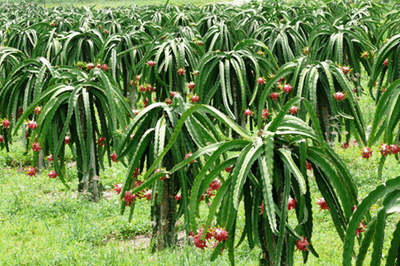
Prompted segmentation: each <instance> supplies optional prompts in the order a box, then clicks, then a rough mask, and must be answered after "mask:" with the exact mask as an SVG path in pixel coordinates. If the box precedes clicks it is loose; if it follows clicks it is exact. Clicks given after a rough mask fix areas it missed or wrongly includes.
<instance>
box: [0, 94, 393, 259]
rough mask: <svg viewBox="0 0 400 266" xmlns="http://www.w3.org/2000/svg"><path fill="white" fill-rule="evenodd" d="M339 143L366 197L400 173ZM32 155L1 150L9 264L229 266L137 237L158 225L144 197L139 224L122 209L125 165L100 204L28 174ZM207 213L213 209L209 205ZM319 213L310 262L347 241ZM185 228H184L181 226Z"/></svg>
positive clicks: (17, 148) (113, 174)
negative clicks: (152, 248)
mask: <svg viewBox="0 0 400 266" xmlns="http://www.w3.org/2000/svg"><path fill="white" fill-rule="evenodd" d="M360 103H361V106H362V108H363V110H371V107H372V106H373V103H372V101H371V100H369V97H364V98H363V99H362V100H361V101H360ZM368 113H369V112H368ZM368 113H365V115H366V119H367V124H368V123H370V121H371V119H372V116H371V115H368ZM334 148H335V150H336V151H337V152H338V153H339V155H340V156H341V158H342V159H343V160H344V161H345V163H346V164H347V166H348V168H349V170H350V172H351V173H352V174H353V176H354V178H355V180H356V183H357V186H358V189H359V193H360V197H361V198H363V197H365V196H366V195H367V194H368V193H369V192H370V191H371V190H372V189H373V188H375V187H376V186H377V185H378V184H381V183H383V182H384V181H385V180H387V179H389V178H392V177H395V176H397V175H398V164H397V162H396V161H395V159H394V158H392V157H390V158H389V160H388V161H387V163H386V167H385V170H384V176H383V178H382V180H379V179H378V178H377V167H376V166H377V164H378V162H379V158H380V155H379V154H378V151H377V148H378V147H377V146H375V147H373V150H374V154H373V156H372V157H371V158H370V159H369V160H366V159H362V158H361V156H360V148H359V147H354V146H353V145H350V148H349V149H347V150H343V149H341V148H340V144H339V143H336V144H335V145H334ZM30 158H32V157H31V154H28V155H24V148H23V147H22V144H21V143H18V142H17V143H15V144H14V145H13V146H12V151H11V152H10V153H6V152H5V151H1V152H0V172H1V176H0V228H1V230H0V239H1V241H0V250H1V251H2V252H0V262H2V264H3V265H128V264H131V263H132V261H136V262H138V263H139V264H144V265H147V264H150V263H151V264H153V265H228V258H227V255H226V254H224V255H222V256H220V257H219V258H218V259H217V260H216V261H215V262H213V263H210V262H209V261H208V255H209V253H210V251H209V250H206V251H201V250H199V249H196V248H194V247H193V246H191V245H183V247H182V248H177V249H173V250H167V251H165V252H161V253H155V254H152V253H150V252H149V249H148V248H145V247H144V246H145V245H146V244H144V243H146V241H145V242H143V241H142V240H140V239H139V238H138V237H137V236H138V235H146V234H149V233H150V231H151V223H150V220H149V218H148V217H149V210H150V208H149V204H148V203H147V202H145V201H143V202H140V203H139V204H138V205H137V207H136V208H135V215H134V219H133V221H132V223H128V222H127V214H126V215H124V216H120V215H119V207H120V202H119V200H118V196H117V195H116V193H115V192H113V191H112V190H111V189H112V187H113V186H114V184H115V183H119V182H122V181H123V179H124V176H125V169H124V167H123V166H122V165H121V164H113V166H112V167H111V168H108V169H107V170H106V171H105V172H104V173H103V174H102V175H101V176H100V179H101V180H102V182H103V184H104V185H105V187H106V189H107V190H108V192H107V194H106V197H104V198H103V199H102V200H101V202H100V203H93V202H90V201H87V200H86V199H85V197H84V196H82V195H77V193H76V191H73V190H72V191H67V190H66V189H65V188H64V187H63V186H62V184H61V183H60V182H59V181H58V180H53V179H49V178H48V176H47V170H46V171H44V172H43V173H41V174H39V175H37V176H35V177H28V176H27V175H26V174H25V173H23V170H24V167H26V165H29V163H30ZM68 174H69V178H70V180H71V181H70V182H71V184H70V185H71V187H72V188H76V187H77V184H76V183H74V181H73V180H75V179H76V178H75V176H76V172H75V170H74V168H71V169H70V170H69V171H68ZM310 175H311V176H312V173H310ZM310 179H311V185H312V190H313V192H314V193H313V198H314V199H315V201H316V200H317V198H319V197H320V195H319V194H318V193H317V188H316V184H315V183H314V182H313V178H312V177H311V178H310ZM201 212H202V213H203V214H206V213H207V208H206V206H205V205H204V206H203V208H202V210H201ZM313 212H314V214H313V215H314V224H315V227H314V236H313V239H312V243H313V245H314V247H315V249H316V250H317V252H318V253H319V255H320V258H319V259H317V258H315V257H313V256H312V255H310V257H309V263H308V265H324V266H329V265H332V266H333V265H340V264H341V256H342V248H343V244H342V242H341V241H340V239H339V237H338V235H337V233H336V232H335V229H334V226H333V224H332V222H331V218H330V215H329V212H328V211H321V212H319V209H318V206H317V204H314V210H313ZM373 212H375V210H373ZM289 215H290V216H289V219H295V218H294V213H293V211H292V212H290V213H289ZM398 220H400V217H399V214H394V215H392V217H391V218H390V221H392V222H391V223H389V226H388V228H387V230H386V231H387V232H386V234H385V235H386V237H387V240H386V242H385V249H386V251H387V249H388V247H387V246H388V244H389V241H390V239H391V237H392V232H393V230H394V224H395V221H398ZM242 222H243V221H242ZM200 224H201V221H200ZM241 224H242V225H243V223H240V222H239V227H240V226H241ZM178 230H182V226H181V225H178ZM140 238H143V237H140ZM259 253H260V250H259V249H257V248H256V249H254V250H252V251H251V250H250V249H249V248H248V246H247V244H246V243H244V244H242V246H241V247H240V248H239V249H238V251H237V254H236V261H237V262H238V265H257V264H258V256H259ZM295 259H296V261H297V263H296V265H300V264H302V257H301V253H300V252H296V258H295Z"/></svg>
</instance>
